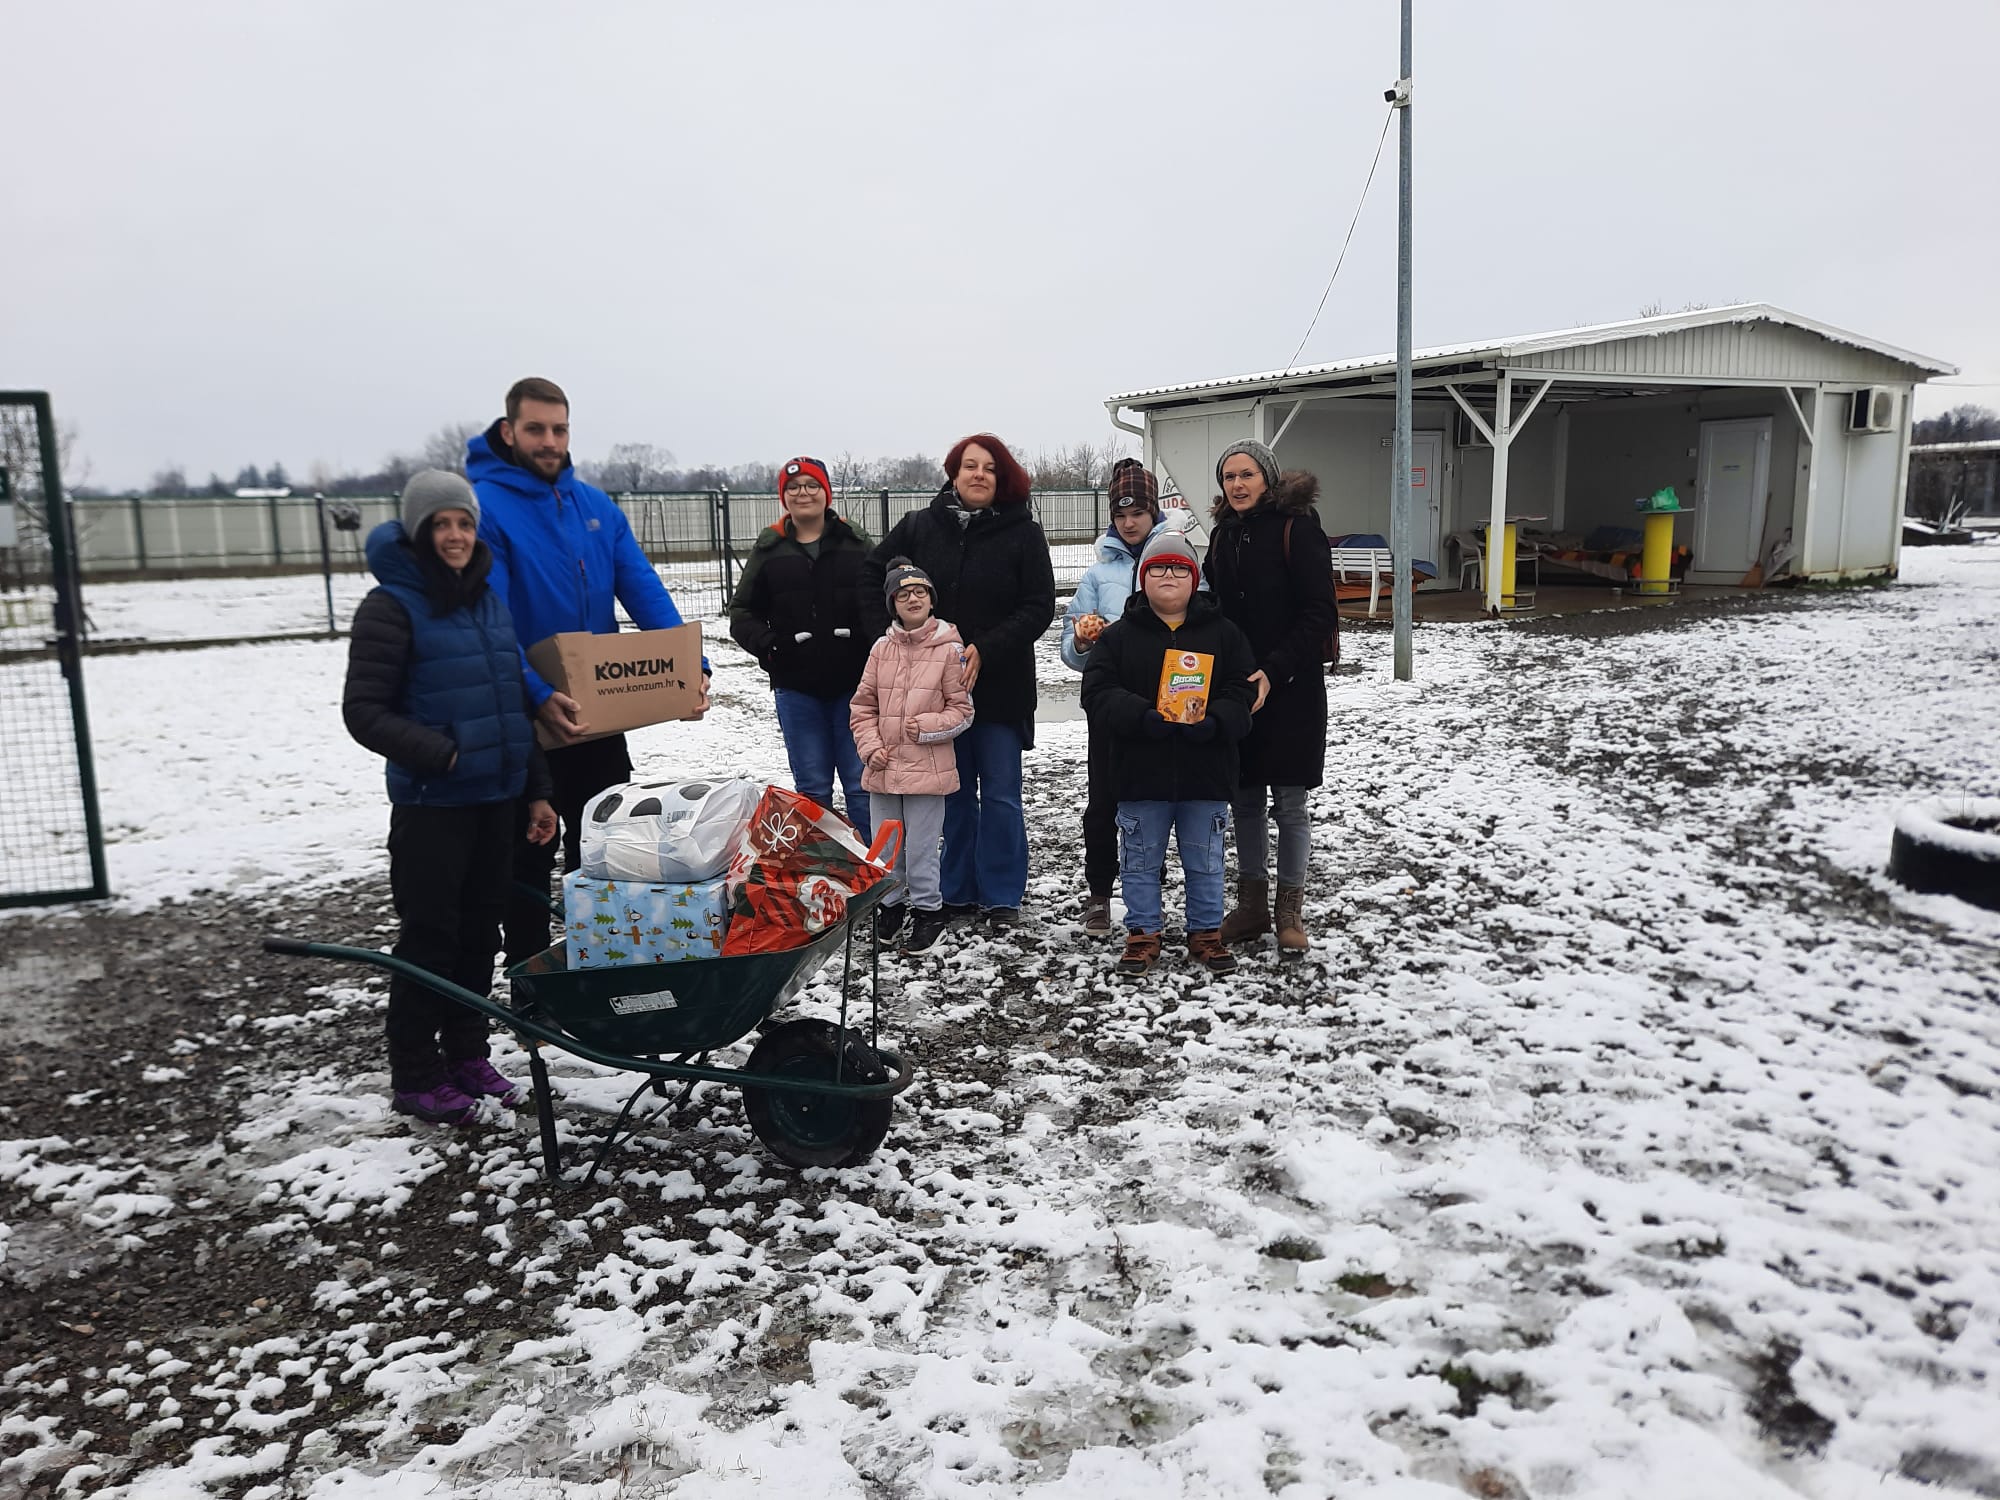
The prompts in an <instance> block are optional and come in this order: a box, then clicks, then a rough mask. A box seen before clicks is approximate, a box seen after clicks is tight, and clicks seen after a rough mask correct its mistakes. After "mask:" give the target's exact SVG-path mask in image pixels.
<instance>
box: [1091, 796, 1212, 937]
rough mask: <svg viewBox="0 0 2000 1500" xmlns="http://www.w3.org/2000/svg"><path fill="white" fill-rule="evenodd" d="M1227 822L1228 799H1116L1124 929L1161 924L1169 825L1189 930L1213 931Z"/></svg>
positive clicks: (1155, 928)
mask: <svg viewBox="0 0 2000 1500" xmlns="http://www.w3.org/2000/svg"><path fill="white" fill-rule="evenodd" d="M1228 828H1229V804H1228V803H1227V802H1121V803H1119V804H1118V885H1119V889H1120V890H1121V891H1122V892H1123V894H1124V896H1125V929H1126V931H1128V932H1158V931H1159V930H1160V867H1161V866H1162V865H1163V864H1165V863H1166V858H1167V830H1168V829H1172V830H1173V834H1174V843H1175V844H1176V845H1177V846H1178V847H1179V849H1180V851H1181V869H1182V871H1183V872H1185V874H1186V875H1187V930H1188V931H1189V932H1213V931H1214V930H1215V929H1216V928H1218V927H1220V926H1221V925H1222V845H1223V835H1224V834H1225V833H1226V832H1227V831H1228Z"/></svg>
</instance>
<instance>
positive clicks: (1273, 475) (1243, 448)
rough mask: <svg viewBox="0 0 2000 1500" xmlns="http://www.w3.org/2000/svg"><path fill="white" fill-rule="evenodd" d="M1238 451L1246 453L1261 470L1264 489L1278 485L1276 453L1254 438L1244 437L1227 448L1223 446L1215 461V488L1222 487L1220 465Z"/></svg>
mask: <svg viewBox="0 0 2000 1500" xmlns="http://www.w3.org/2000/svg"><path fill="white" fill-rule="evenodd" d="M1239 453H1243V454H1247V455H1248V456H1249V457H1250V460H1251V461H1252V462H1253V463H1255V464H1256V465H1257V467H1258V468H1259V469H1261V470H1262V471H1263V474H1264V488H1265V489H1267V490H1275V489H1276V488H1277V487H1278V455H1277V454H1275V453H1273V452H1272V451H1271V450H1270V449H1269V448H1267V447H1265V446H1264V445H1263V444H1262V443H1260V442H1258V441H1257V440H1256V439H1255V438H1245V439H1243V441H1242V442H1240V443H1231V444H1230V445H1229V446H1228V447H1227V448H1224V449H1223V450H1222V456H1221V457H1220V458H1218V459H1217V460H1216V461H1215V485H1216V488H1217V489H1220V488H1221V487H1222V466H1223V465H1224V464H1226V463H1228V462H1229V460H1230V459H1232V458H1234V457H1235V456H1236V455H1237V454H1239Z"/></svg>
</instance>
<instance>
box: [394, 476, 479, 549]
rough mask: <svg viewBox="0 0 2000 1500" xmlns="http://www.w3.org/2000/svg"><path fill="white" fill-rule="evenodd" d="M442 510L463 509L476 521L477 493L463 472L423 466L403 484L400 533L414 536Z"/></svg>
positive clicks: (476, 522)
mask: <svg viewBox="0 0 2000 1500" xmlns="http://www.w3.org/2000/svg"><path fill="white" fill-rule="evenodd" d="M441 510H462V511H464V512H465V513H466V514H467V515H469V516H471V517H472V524H473V525H474V526H477V525H478V524H479V496H478V495H477V494H475V493H474V492H473V488H472V486H471V485H470V484H468V483H466V480H465V476H464V475H463V474H454V473H452V472H451V470H449V469H425V470H424V471H423V472H422V473H420V474H412V475H411V476H410V482H409V483H408V484H406V485H404V486H403V535H404V536H407V537H411V538H414V537H415V536H416V534H417V528H418V527H420V526H422V525H423V524H424V522H426V521H428V520H429V519H430V518H431V517H432V516H434V515H436V514H437V513H438V512H439V511H441Z"/></svg>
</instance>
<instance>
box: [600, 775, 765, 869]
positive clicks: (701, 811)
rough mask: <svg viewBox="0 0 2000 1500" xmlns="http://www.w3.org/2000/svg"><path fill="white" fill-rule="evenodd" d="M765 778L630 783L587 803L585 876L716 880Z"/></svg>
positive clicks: (733, 849)
mask: <svg viewBox="0 0 2000 1500" xmlns="http://www.w3.org/2000/svg"><path fill="white" fill-rule="evenodd" d="M764 785H765V784H764V783H763V782H761V781H752V780H751V779H750V778H749V777H747V776H736V777H725V778H720V779H710V780H699V781H630V782H626V783H625V784H624V785H622V786H614V787H609V788H607V789H605V790H604V791H602V792H599V793H598V794H597V795H596V796H595V797H593V798H591V799H590V801H589V802H587V803H585V804H584V808H583V840H582V842H583V873H584V874H585V875H588V876H589V877H590V878H591V879H593V880H647V881H653V880H681V881H694V880H713V879H714V878H715V877H716V876H718V875H720V874H722V872H723V871H724V870H726V869H727V868H728V867H729V858H730V856H731V855H732V854H734V853H735V852H736V845H737V843H738V842H739V841H740V840H741V838H742V837H743V830H744V829H745V828H747V827H749V825H750V815H751V814H752V813H754V812H755V811H756V810H757V801H758V799H759V798H760V797H762V796H763V795H764Z"/></svg>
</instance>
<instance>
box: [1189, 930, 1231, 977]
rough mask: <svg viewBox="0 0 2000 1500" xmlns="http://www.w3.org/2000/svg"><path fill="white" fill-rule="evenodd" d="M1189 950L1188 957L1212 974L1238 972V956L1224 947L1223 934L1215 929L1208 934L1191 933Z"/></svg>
mask: <svg viewBox="0 0 2000 1500" xmlns="http://www.w3.org/2000/svg"><path fill="white" fill-rule="evenodd" d="M1187 948H1188V957H1189V958H1191V959H1193V960H1194V961H1195V962H1196V963H1198V964H1200V965H1201V966H1202V967H1203V968H1204V969H1206V970H1208V972H1209V973H1211V974H1234V973H1235V972H1236V955H1235V954H1234V953H1231V952H1230V951H1229V949H1228V948H1227V947H1225V946H1224V945H1223V941H1222V934H1221V933H1220V932H1218V931H1216V930H1215V929H1213V928H1211V929H1209V930H1208V931H1207V932H1190V933H1189V934H1188V935H1187Z"/></svg>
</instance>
